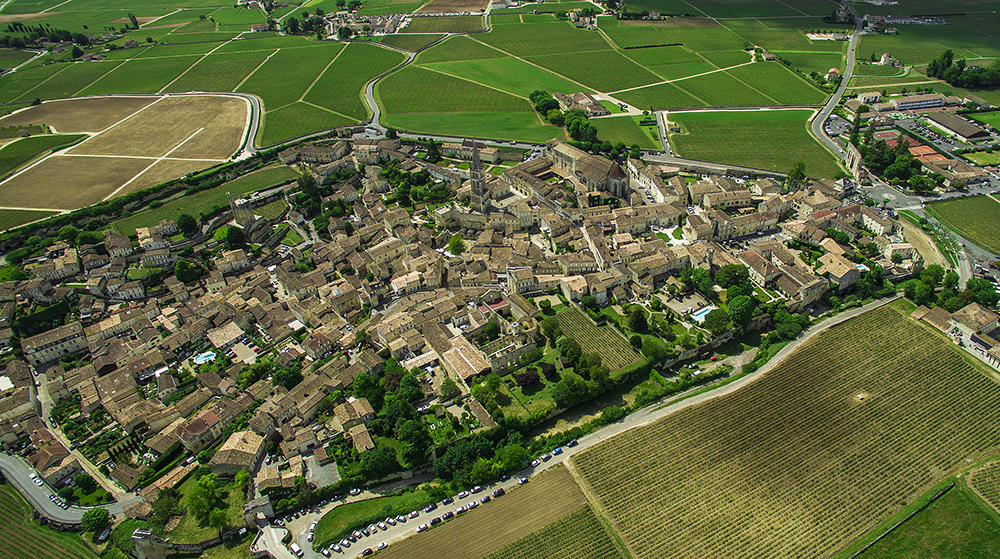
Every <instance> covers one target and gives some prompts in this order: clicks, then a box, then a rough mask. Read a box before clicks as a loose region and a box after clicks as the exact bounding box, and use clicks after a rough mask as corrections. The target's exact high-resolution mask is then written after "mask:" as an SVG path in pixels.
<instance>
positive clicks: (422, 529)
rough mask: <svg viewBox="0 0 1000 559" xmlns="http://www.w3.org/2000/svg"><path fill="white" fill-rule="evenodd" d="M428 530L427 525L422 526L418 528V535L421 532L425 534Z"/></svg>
mask: <svg viewBox="0 0 1000 559" xmlns="http://www.w3.org/2000/svg"><path fill="white" fill-rule="evenodd" d="M426 529H427V525H426V524H421V525H420V526H417V533H418V534H419V533H420V532H423V531H424V530H426Z"/></svg>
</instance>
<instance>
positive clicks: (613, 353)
mask: <svg viewBox="0 0 1000 559" xmlns="http://www.w3.org/2000/svg"><path fill="white" fill-rule="evenodd" d="M556 318H557V319H558V320H559V327H560V328H561V329H562V332H563V334H565V335H566V336H569V337H571V338H573V339H575V340H576V341H577V343H579V344H580V348H581V349H583V353H598V354H600V355H601V358H602V363H603V364H604V365H607V367H608V368H609V369H611V371H612V376H614V372H615V371H618V370H620V369H622V368H624V367H628V366H629V365H631V364H633V363H636V362H637V361H639V360H640V359H641V358H642V357H641V356H640V355H639V354H638V353H636V351H635V349H633V348H632V346H631V345H629V343H628V342H627V341H625V338H623V337H622V336H621V334H619V333H618V331H617V330H615V329H614V328H611V327H610V326H595V325H594V323H593V321H591V320H590V317H588V316H587V315H585V314H583V312H582V311H580V309H578V308H576V307H570V308H567V309H565V310H562V311H560V312H559V313H558V314H556Z"/></svg>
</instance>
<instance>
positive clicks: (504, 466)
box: [493, 444, 528, 472]
mask: <svg viewBox="0 0 1000 559" xmlns="http://www.w3.org/2000/svg"><path fill="white" fill-rule="evenodd" d="M527 457H528V451H527V450H525V449H524V447H523V446H521V445H519V444H509V445H507V446H504V447H502V448H501V449H500V450H498V451H497V453H496V455H494V456H493V467H494V469H495V470H496V471H497V472H510V471H514V470H516V469H518V468H520V467H521V464H524V461H525V459H527Z"/></svg>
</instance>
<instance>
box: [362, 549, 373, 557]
mask: <svg viewBox="0 0 1000 559" xmlns="http://www.w3.org/2000/svg"><path fill="white" fill-rule="evenodd" d="M372 553H375V552H374V551H372V548H370V547H366V548H365V550H364V551H362V552H361V556H362V557H368V556H369V555H371V554H372Z"/></svg>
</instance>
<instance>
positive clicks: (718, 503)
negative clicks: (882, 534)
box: [574, 307, 1000, 559]
mask: <svg viewBox="0 0 1000 559" xmlns="http://www.w3.org/2000/svg"><path fill="white" fill-rule="evenodd" d="M873 332H878V335H877V336H875V335H871V334H872V333H873ZM958 352H959V350H958V349H956V348H955V347H954V345H953V344H952V343H951V342H950V341H949V340H947V339H946V338H944V337H943V336H941V335H940V334H939V333H938V332H937V331H934V330H932V329H931V328H929V327H928V326H926V325H924V324H922V323H918V322H915V321H913V320H911V319H909V318H908V317H904V316H903V315H902V313H901V312H900V311H897V310H896V309H894V308H892V307H882V308H880V309H877V310H873V311H870V312H868V313H865V314H863V315H861V316H859V317H856V318H854V319H852V320H850V321H848V322H846V323H844V324H841V325H838V326H836V327H833V328H831V329H828V330H826V331H824V332H822V333H820V334H818V335H816V336H814V337H813V338H811V339H810V340H809V341H807V342H805V343H804V344H803V345H802V347H801V348H799V349H798V350H797V351H795V352H793V353H792V354H790V355H789V356H788V357H786V358H785V359H784V360H783V361H782V362H781V363H779V364H778V366H777V367H775V368H774V369H772V370H770V371H769V372H768V373H767V375H764V376H762V377H760V378H759V379H757V380H755V381H754V382H753V383H751V384H748V385H747V386H745V387H743V388H741V389H740V390H738V391H735V392H732V393H730V394H728V395H725V396H720V397H717V398H715V399H712V400H709V401H707V402H705V403H702V404H699V405H695V406H691V407H687V408H685V409H683V410H680V411H678V412H675V413H674V414H671V415H669V416H667V417H665V418H663V419H662V420H660V421H658V422H656V423H654V424H651V425H648V426H645V427H641V428H637V429H632V430H629V431H627V432H626V433H624V434H622V435H620V436H616V437H614V438H612V439H610V440H608V441H605V442H603V443H601V444H599V445H597V446H596V447H593V448H591V449H588V450H586V451H584V452H582V453H581V454H579V455H577V456H576V457H575V458H574V461H575V463H576V465H577V468H578V470H579V471H580V472H581V473H582V474H583V476H584V478H585V479H586V481H587V483H588V484H589V485H590V488H591V489H592V490H593V492H594V494H596V496H597V498H598V499H599V500H600V501H601V503H602V504H603V507H604V510H606V512H607V514H608V516H609V519H610V520H611V521H612V522H613V523H614V524H615V526H616V527H617V528H618V531H619V533H620V534H621V535H622V537H623V538H624V540H625V541H626V542H627V543H628V544H629V546H630V549H631V550H633V551H634V555H635V556H636V557H637V558H646V557H663V556H665V555H668V554H669V556H671V557H676V558H683V557H698V558H709V557H726V558H733V559H739V558H743V557H761V556H768V557H801V556H809V557H818V556H826V555H828V554H830V553H831V552H833V551H835V550H837V549H839V548H840V547H841V546H843V545H844V544H846V543H848V542H850V541H852V540H853V539H854V538H856V537H858V535H859V534H860V533H861V532H862V531H863V530H865V529H867V528H868V527H869V526H871V525H872V524H873V523H875V522H877V521H879V520H881V519H883V518H885V517H887V516H888V515H890V514H891V513H892V512H893V511H894V510H896V508H897V507H898V506H899V504H900V502H901V501H902V500H909V499H912V498H914V497H916V496H917V495H920V494H922V493H923V492H924V491H926V490H927V489H929V488H930V486H931V485H932V484H934V483H935V482H936V481H938V480H939V479H941V478H942V477H944V475H945V474H946V473H947V472H948V471H950V470H951V469H952V468H955V467H956V466H958V465H960V464H961V463H962V461H963V460H964V459H965V458H966V457H967V456H974V455H977V454H978V453H980V452H983V451H985V450H987V449H989V448H992V447H993V445H994V444H995V440H996V437H997V435H998V432H1000V406H998V403H1000V386H998V385H997V384H996V383H995V382H994V381H993V380H992V378H991V377H990V376H989V373H988V372H986V371H985V370H984V369H979V368H977V367H981V365H978V364H977V365H976V366H973V365H972V364H971V360H969V361H967V360H966V359H965V358H964V357H963V356H962V355H960V354H959V353H958Z"/></svg>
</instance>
